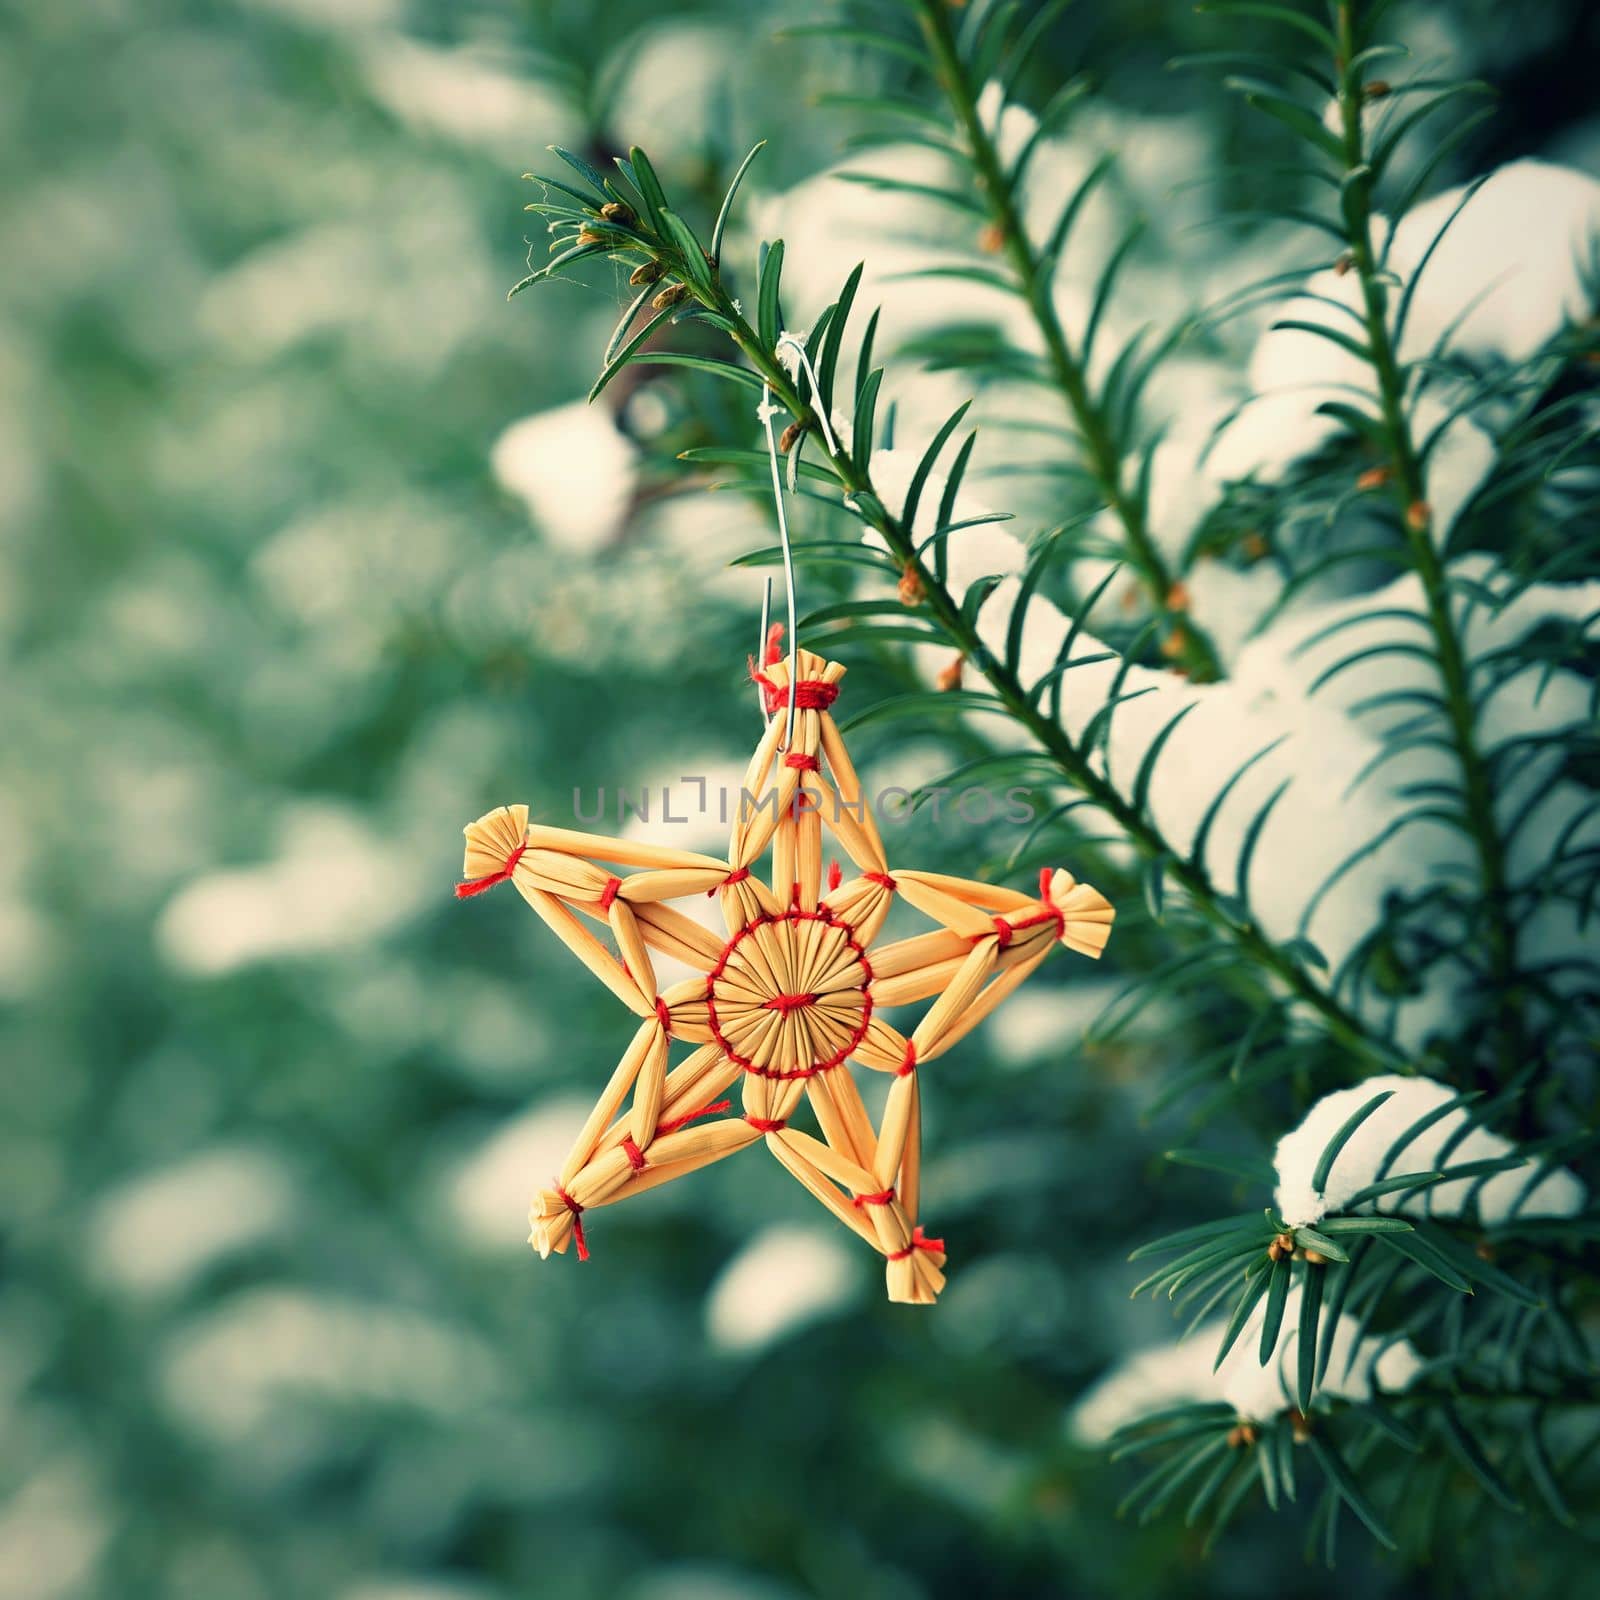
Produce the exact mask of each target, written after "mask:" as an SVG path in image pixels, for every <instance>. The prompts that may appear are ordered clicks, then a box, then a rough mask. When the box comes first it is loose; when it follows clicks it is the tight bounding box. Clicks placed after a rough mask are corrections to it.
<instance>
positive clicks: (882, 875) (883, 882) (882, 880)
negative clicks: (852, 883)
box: [861, 872, 900, 894]
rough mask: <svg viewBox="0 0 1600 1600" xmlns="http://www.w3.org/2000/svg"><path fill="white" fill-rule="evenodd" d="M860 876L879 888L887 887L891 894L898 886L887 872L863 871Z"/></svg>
mask: <svg viewBox="0 0 1600 1600" xmlns="http://www.w3.org/2000/svg"><path fill="white" fill-rule="evenodd" d="M861 876H862V877H863V878H865V879H866V880H867V882H868V883H875V884H877V885H878V887H879V888H880V889H887V890H888V891H889V893H890V894H893V893H894V892H895V890H896V889H898V888H899V887H900V885H899V884H898V883H896V882H895V881H894V879H893V878H891V877H890V876H889V874H888V873H887V872H863V873H862V874H861Z"/></svg>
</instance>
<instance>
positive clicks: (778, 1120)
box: [744, 1116, 789, 1133]
mask: <svg viewBox="0 0 1600 1600" xmlns="http://www.w3.org/2000/svg"><path fill="white" fill-rule="evenodd" d="M744 1120H745V1121H746V1122H748V1123H749V1124H750V1126H751V1127H752V1128H754V1129H755V1130H756V1132H757V1133H781V1132H782V1131H783V1130H784V1129H785V1128H787V1127H788V1126H789V1124H788V1123H787V1122H785V1121H784V1120H783V1118H782V1117H749V1116H747V1117H746V1118H745V1119H744Z"/></svg>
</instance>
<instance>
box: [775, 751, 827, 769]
mask: <svg viewBox="0 0 1600 1600" xmlns="http://www.w3.org/2000/svg"><path fill="white" fill-rule="evenodd" d="M783 764H784V766H786V767H793V768H794V770H795V771H796V772H816V771H817V770H818V769H819V768H820V767H821V766H822V763H821V762H820V761H818V760H817V758H816V757H815V756H808V755H807V754H806V753H805V751H804V750H791V751H790V752H789V753H788V755H786V756H785V757H784V758H783Z"/></svg>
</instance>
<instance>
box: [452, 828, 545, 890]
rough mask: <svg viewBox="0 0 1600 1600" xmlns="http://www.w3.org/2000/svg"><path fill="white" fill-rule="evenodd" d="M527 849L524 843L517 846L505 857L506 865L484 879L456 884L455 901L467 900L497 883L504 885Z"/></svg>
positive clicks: (471, 879)
mask: <svg viewBox="0 0 1600 1600" xmlns="http://www.w3.org/2000/svg"><path fill="white" fill-rule="evenodd" d="M527 848H528V846H527V843H526V841H524V842H523V843H522V844H519V845H518V846H517V847H516V849H515V850H513V851H512V852H511V854H510V855H508V856H507V857H506V864H505V865H504V866H503V867H501V869H500V870H499V871H498V872H491V873H490V874H489V875H488V877H486V878H469V879H468V880H467V881H466V882H465V883H458V884H457V885H456V899H457V900H467V899H470V898H471V897H472V896H473V895H475V894H482V893H483V892H484V890H485V889H492V888H494V886H495V885H496V884H497V883H504V882H505V881H506V879H507V878H509V877H510V876H511V874H512V873H513V872H515V871H516V870H517V863H518V862H519V861H520V860H521V859H522V852H523V851H524V850H526V849H527Z"/></svg>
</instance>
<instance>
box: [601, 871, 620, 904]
mask: <svg viewBox="0 0 1600 1600" xmlns="http://www.w3.org/2000/svg"><path fill="white" fill-rule="evenodd" d="M621 887H622V879H621V878H607V879H606V886H605V888H603V889H602V890H601V891H600V909H601V910H602V911H609V910H610V909H611V902H612V901H613V900H615V899H616V898H617V890H619V889H620V888H621Z"/></svg>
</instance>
